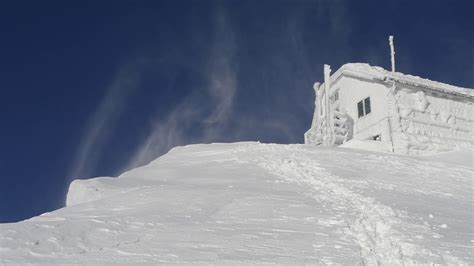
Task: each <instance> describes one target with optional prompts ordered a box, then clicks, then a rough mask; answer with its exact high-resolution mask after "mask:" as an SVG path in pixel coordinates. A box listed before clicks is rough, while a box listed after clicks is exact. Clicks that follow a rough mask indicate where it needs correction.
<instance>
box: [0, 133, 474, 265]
mask: <svg viewBox="0 0 474 266" xmlns="http://www.w3.org/2000/svg"><path fill="white" fill-rule="evenodd" d="M466 157H468V158H469V159H466ZM446 158H463V160H454V161H453V160H451V161H448V160H447V159H446ZM473 172H474V171H473V165H472V151H471V150H465V151H462V152H461V154H460V153H459V152H458V153H456V152H453V153H446V154H444V155H437V156H433V157H409V156H400V155H394V154H385V153H377V152H370V151H361V150H354V149H343V148H324V147H317V148H316V147H312V146H306V145H275V144H260V143H249V142H247V143H235V144H211V145H192V146H187V147H178V148H175V149H173V150H172V151H170V152H169V153H168V154H166V155H164V156H162V157H160V158H158V159H157V160H155V161H153V162H151V163H150V164H148V165H146V166H144V167H140V168H137V169H134V170H131V171H129V172H126V173H124V174H122V175H121V176H120V177H119V178H110V177H100V178H95V179H89V180H76V181H74V182H73V183H72V184H71V186H70V189H69V193H68V196H67V205H68V206H67V207H65V208H63V209H60V210H56V211H54V212H51V213H46V214H43V215H41V216H38V217H35V218H32V219H29V220H26V221H23V222H20V223H12V224H1V225H0V264H12V263H13V264H24V263H35V264H38V263H41V264H43V263H47V264H68V263H72V262H74V263H81V264H112V263H120V264H129V263H209V262H219V263H240V264H241V263H256V262H259V263H262V262H263V263H281V264H289V263H291V264H295V263H338V264H340V263H342V264H354V263H357V262H358V263H360V264H376V263H388V264H402V263H409V264H411V263H423V264H425V263H442V264H446V263H452V264H467V263H470V262H472V260H473V244H474V235H473V224H472V221H473V211H472V210H473V206H474V205H473V197H472V193H473Z"/></svg>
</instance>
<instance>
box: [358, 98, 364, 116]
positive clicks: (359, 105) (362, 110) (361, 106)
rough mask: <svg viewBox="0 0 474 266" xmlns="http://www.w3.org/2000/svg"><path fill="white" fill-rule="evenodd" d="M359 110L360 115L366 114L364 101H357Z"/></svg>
mask: <svg viewBox="0 0 474 266" xmlns="http://www.w3.org/2000/svg"><path fill="white" fill-rule="evenodd" d="M357 111H358V112H359V117H362V116H364V103H363V101H360V102H358V103H357Z"/></svg>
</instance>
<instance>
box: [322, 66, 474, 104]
mask: <svg viewBox="0 0 474 266" xmlns="http://www.w3.org/2000/svg"><path fill="white" fill-rule="evenodd" d="M342 74H348V75H352V76H357V77H361V78H366V79H377V80H381V81H385V82H387V81H391V80H394V81H396V82H399V83H405V84H409V85H412V86H415V87H423V88H425V89H431V90H434V91H437V92H442V93H447V94H454V95H460V96H463V95H465V96H469V98H474V89H472V88H463V87H457V86H453V85H450V84H446V83H442V82H438V81H433V80H429V79H424V78H421V77H418V76H412V75H407V74H403V73H400V72H391V71H388V70H385V69H383V68H381V67H378V66H371V65H369V64H365V63H348V64H345V65H343V66H342V67H341V68H339V69H338V70H337V71H336V72H335V73H334V74H333V75H332V76H331V79H337V78H339V76H340V75H342Z"/></svg>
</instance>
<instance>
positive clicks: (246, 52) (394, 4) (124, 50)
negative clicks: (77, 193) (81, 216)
mask: <svg viewBox="0 0 474 266" xmlns="http://www.w3.org/2000/svg"><path fill="white" fill-rule="evenodd" d="M473 11H474V7H473V1H436V0H435V1H403V0H400V1H395V0H393V1H391V0H389V1H349V0H348V1H342V0H341V1H337V0H334V1H323V0H320V1H318V0H315V1H310V0H304V1H303V0H302V1H298V0H292V1H290V0H288V1H279V0H268V1H265V0H262V1H250V0H249V1H246V0H243V1H206V0H201V1H197V0H194V1H193V0H189V1H184V0H183V1H180V0H174V1H163V0H162V1H10V3H6V2H5V3H2V4H0V32H1V33H2V35H1V38H0V121H1V127H0V222H12V221H18V220H22V219H25V218H29V217H32V216H34V215H38V214H40V213H43V212H46V211H51V210H54V209H57V208H60V207H63V206H64V202H65V196H66V193H67V187H68V184H69V183H70V182H71V180H73V179H75V178H78V177H80V178H90V177H93V176H113V175H118V174H119V173H120V172H122V171H124V170H126V169H129V168H131V167H136V166H139V165H143V164H145V163H147V162H148V161H150V160H152V159H153V158H156V157H157V156H159V155H161V154H163V153H164V152H166V151H167V150H169V149H170V148H171V147H173V146H176V145H184V144H189V143H202V142H205V143H208V142H233V141H243V140H259V141H262V142H277V143H301V142H302V141H303V133H304V131H305V130H307V129H308V128H309V126H310V122H311V116H312V112H313V108H314V106H313V102H314V96H313V90H312V84H313V83H314V82H315V81H318V80H321V79H322V66H323V64H324V63H328V64H331V65H332V68H333V70H336V69H337V68H338V67H339V66H341V65H342V64H344V63H348V62H367V63H370V64H372V65H379V66H382V67H384V68H389V66H390V57H389V48H388V41H387V38H388V35H390V34H393V35H395V46H396V52H397V54H396V57H397V70H398V71H401V72H404V73H409V74H414V75H419V76H422V77H426V78H429V79H432V80H437V81H441V82H446V83H450V84H455V85H459V86H464V87H470V88H472V87H474V78H473V77H474V75H473V74H474V67H473V62H474V37H473V36H474V32H473V31H474V29H473V20H472V17H473Z"/></svg>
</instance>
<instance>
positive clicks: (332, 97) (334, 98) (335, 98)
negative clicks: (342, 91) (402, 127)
mask: <svg viewBox="0 0 474 266" xmlns="http://www.w3.org/2000/svg"><path fill="white" fill-rule="evenodd" d="M337 100H339V91H336V92H335V93H334V94H333V95H332V96H331V103H335V102H336V101H337Z"/></svg>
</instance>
